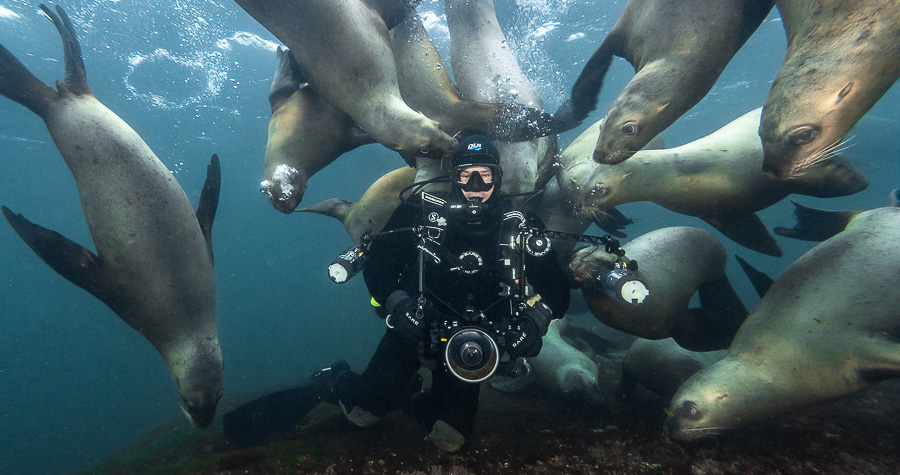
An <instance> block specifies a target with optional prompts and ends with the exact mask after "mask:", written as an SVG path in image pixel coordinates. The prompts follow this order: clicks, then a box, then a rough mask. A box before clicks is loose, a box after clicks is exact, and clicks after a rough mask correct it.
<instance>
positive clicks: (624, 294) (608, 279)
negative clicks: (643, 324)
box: [594, 267, 650, 305]
mask: <svg viewBox="0 0 900 475" xmlns="http://www.w3.org/2000/svg"><path fill="white" fill-rule="evenodd" d="M594 285H595V286H597V287H599V288H600V290H601V291H603V293H604V294H606V295H608V296H610V297H612V298H614V299H616V300H618V301H620V302H624V303H629V304H632V305H638V304H640V303H643V302H644V299H646V298H647V296H648V295H650V291H649V290H647V286H646V285H644V283H643V282H641V281H640V280H639V279H638V278H637V277H636V276H635V275H634V274H632V273H631V271H630V270H628V269H627V268H623V267H617V268H615V269H613V270H611V271H609V272H606V273H604V272H602V271H601V272H600V274H599V275H598V276H597V278H596V280H594Z"/></svg>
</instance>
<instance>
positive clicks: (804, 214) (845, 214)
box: [775, 200, 861, 241]
mask: <svg viewBox="0 0 900 475" xmlns="http://www.w3.org/2000/svg"><path fill="white" fill-rule="evenodd" d="M791 203H793V204H794V217H796V218H797V222H796V223H795V224H794V227H793V228H783V227H780V226H779V227H776V228H775V234H777V235H779V236H784V237H789V238H793V239H800V240H801V241H824V240H826V239H828V238H830V237H832V236H834V235H835V234H837V233H839V232H841V231H843V230H844V228H846V227H847V224H849V223H850V220H852V219H853V218H854V217H855V216H856V215H858V214H859V213H861V211H856V210H852V211H828V210H824V209H817V208H810V207H809V206H803V205H801V204H800V203H797V202H796V201H794V200H791Z"/></svg>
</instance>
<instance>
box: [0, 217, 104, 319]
mask: <svg viewBox="0 0 900 475" xmlns="http://www.w3.org/2000/svg"><path fill="white" fill-rule="evenodd" d="M2 209H3V216H4V217H5V218H6V221H7V222H9V225H10V226H12V228H13V230H15V231H16V234H18V235H19V237H20V238H22V240H23V241H25V244H28V247H30V248H31V250H32V251H34V253H35V254H37V255H38V257H40V258H41V260H43V261H44V262H46V263H47V265H48V266H50V268H51V269H53V270H54V271H56V273H57V274H59V275H61V276H63V277H65V278H66V280H68V281H69V282H72V283H73V284H75V285H77V286H79V287H81V288H82V289H84V290H87V291H88V292H90V293H91V294H92V295H94V296H95V297H97V298H98V299H100V300H101V301H103V302H104V303H106V304H107V305H109V306H110V307H111V308H112V309H113V310H115V309H116V308H117V307H116V306H115V305H113V303H112V302H111V301H110V299H109V296H110V295H111V294H110V293H109V292H107V291H105V289H104V288H103V285H102V284H101V282H102V281H101V279H100V278H99V274H100V268H101V265H100V259H99V258H98V257H97V256H96V255H94V253H92V252H91V251H89V250H88V249H86V248H85V247H84V246H82V245H80V244H78V243H76V242H74V241H72V240H71V239H69V238H67V237H65V236H63V235H62V234H59V233H58V232H56V231H53V230H50V229H47V228H45V227H43V226H40V225H37V224H34V223H32V222H31V221H29V220H28V219H26V218H25V217H24V216H22V215H21V214H18V213H13V212H12V211H11V210H10V209H9V208H7V207H6V206H3V207H2Z"/></svg>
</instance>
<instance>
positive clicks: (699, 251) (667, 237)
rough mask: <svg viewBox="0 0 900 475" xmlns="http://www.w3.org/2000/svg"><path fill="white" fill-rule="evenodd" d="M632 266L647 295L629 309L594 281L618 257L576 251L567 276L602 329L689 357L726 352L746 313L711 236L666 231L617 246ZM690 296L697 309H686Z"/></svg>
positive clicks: (597, 251)
mask: <svg viewBox="0 0 900 475" xmlns="http://www.w3.org/2000/svg"><path fill="white" fill-rule="evenodd" d="M622 247H623V248H624V249H625V252H626V257H627V258H628V259H631V260H635V261H637V263H638V265H639V267H638V268H637V270H634V271H633V273H634V274H635V276H637V278H638V279H639V280H640V281H641V282H643V283H644V285H646V287H647V289H649V292H650V294H649V295H648V296H647V297H646V299H645V300H644V302H643V303H641V304H638V305H633V304H630V303H624V302H621V301H619V300H617V299H614V298H612V297H609V296H607V295H606V294H605V293H604V292H603V291H602V289H601V288H599V286H598V285H596V280H597V277H598V275H600V274H601V273H604V272H608V271H610V270H612V269H613V264H614V263H615V261H616V258H617V256H615V255H613V254H608V253H606V252H604V250H603V249H602V248H599V247H597V246H592V247H585V248H582V249H580V250H578V251H577V252H576V253H575V256H574V257H573V258H572V262H571V263H570V264H569V274H570V275H571V277H572V278H573V279H574V280H575V282H576V283H577V284H578V286H579V287H580V288H581V291H582V293H583V294H584V298H585V299H586V300H587V304H588V308H590V310H591V313H592V314H594V316H595V317H596V318H597V319H598V320H600V321H601V322H603V323H604V324H606V325H608V326H610V327H612V328H614V329H616V330H620V331H623V332H626V333H630V334H632V335H635V336H638V337H641V338H646V339H649V340H659V339H663V338H669V337H671V338H674V339H675V341H676V342H677V343H678V344H679V345H680V346H682V347H684V348H686V349H689V350H692V351H711V350H720V349H723V348H726V347H727V346H728V344H729V343H730V342H731V339H732V337H733V336H734V333H735V332H736V331H737V329H738V327H739V326H740V324H741V322H742V321H743V320H744V318H745V317H746V316H747V311H746V309H745V308H744V305H743V304H742V303H741V301H740V299H739V298H738V296H737V295H736V294H735V292H734V290H733V289H732V287H731V284H730V283H729V282H728V277H727V276H726V275H725V261H726V259H727V254H726V252H725V247H724V246H723V245H722V243H721V242H719V240H718V239H716V238H715V237H714V236H713V235H712V234H710V233H708V232H706V231H703V230H700V229H695V228H688V227H671V228H663V229H659V230H656V231H652V232H649V233H647V234H644V235H643V236H640V237H638V238H635V239H634V240H632V241H631V242H629V243H627V244H625V245H623V246H622ZM694 293H698V294H699V297H700V308H690V307H689V304H690V300H691V297H692V296H693V295H694Z"/></svg>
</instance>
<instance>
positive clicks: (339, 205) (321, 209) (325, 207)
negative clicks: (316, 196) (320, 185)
mask: <svg viewBox="0 0 900 475" xmlns="http://www.w3.org/2000/svg"><path fill="white" fill-rule="evenodd" d="M354 204H356V203H354V202H352V201H346V200H342V199H340V198H331V199H328V200H325V201H321V202H319V203H316V204H314V205H312V206H307V207H306V208H300V209H297V210H294V212H295V213H316V214H322V215H325V216H331V217H332V218H334V219H336V220H338V221H340V222H341V223H342V224H343V223H344V221H346V220H347V215H349V214H350V209H352V208H353V205H354Z"/></svg>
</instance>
